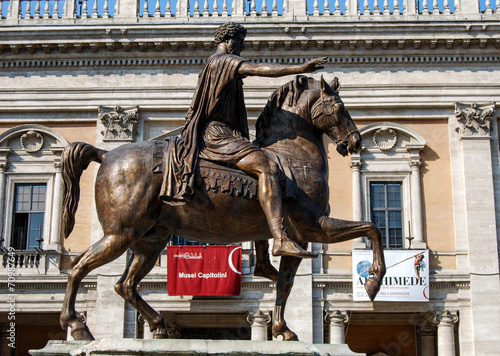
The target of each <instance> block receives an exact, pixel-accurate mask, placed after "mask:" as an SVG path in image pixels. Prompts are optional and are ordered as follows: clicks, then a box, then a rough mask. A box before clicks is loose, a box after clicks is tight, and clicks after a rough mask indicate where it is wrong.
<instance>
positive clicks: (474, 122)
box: [455, 103, 495, 136]
mask: <svg viewBox="0 0 500 356" xmlns="http://www.w3.org/2000/svg"><path fill="white" fill-rule="evenodd" d="M494 112H495V104H493V105H488V106H484V107H479V105H478V104H477V103H472V104H471V105H470V106H467V105H465V104H460V103H455V117H456V118H457V120H458V122H459V124H460V127H458V128H457V132H459V133H461V134H462V135H463V136H474V135H484V136H489V135H490V123H491V120H493V113H494Z"/></svg>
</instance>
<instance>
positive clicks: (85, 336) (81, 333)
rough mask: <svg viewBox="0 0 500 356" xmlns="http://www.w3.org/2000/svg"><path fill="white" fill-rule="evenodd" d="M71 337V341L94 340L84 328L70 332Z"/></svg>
mask: <svg viewBox="0 0 500 356" xmlns="http://www.w3.org/2000/svg"><path fill="white" fill-rule="evenodd" d="M71 336H73V339H75V340H88V341H92V340H95V339H94V336H93V335H92V333H91V332H90V330H89V329H88V328H87V327H86V326H85V327H83V328H80V329H76V330H71Z"/></svg>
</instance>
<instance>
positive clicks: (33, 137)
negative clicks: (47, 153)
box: [20, 130, 43, 153]
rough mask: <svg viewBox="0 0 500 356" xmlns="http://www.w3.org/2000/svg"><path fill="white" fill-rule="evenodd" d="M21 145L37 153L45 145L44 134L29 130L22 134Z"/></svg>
mask: <svg viewBox="0 0 500 356" xmlns="http://www.w3.org/2000/svg"><path fill="white" fill-rule="evenodd" d="M20 141H21V147H22V148H23V149H24V150H25V151H26V152H29V153H35V152H38V151H40V150H41V149H42V146H43V136H42V134H40V133H38V132H36V131H34V130H29V131H28V132H26V133H25V134H23V135H22V136H21V139H20Z"/></svg>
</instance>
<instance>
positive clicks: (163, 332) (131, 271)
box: [115, 235, 168, 339]
mask: <svg viewBox="0 0 500 356" xmlns="http://www.w3.org/2000/svg"><path fill="white" fill-rule="evenodd" d="M166 244H167V240H166V239H165V238H162V239H161V238H159V237H154V236H152V235H148V236H145V237H143V238H142V239H141V240H140V241H138V242H137V243H135V244H134V245H133V246H132V247H131V249H132V251H133V254H132V256H131V258H130V259H129V261H128V263H127V268H126V269H125V273H124V274H123V276H122V278H120V280H119V281H118V283H116V285H115V291H116V292H117V293H118V294H119V295H120V296H121V297H122V298H123V299H125V301H127V302H128V303H129V304H130V305H132V306H133V307H134V308H135V309H136V310H137V311H138V312H139V313H140V314H141V315H142V316H143V317H144V318H145V319H146V320H147V321H148V324H149V328H150V330H151V331H153V332H154V335H153V337H154V338H155V339H166V338H168V331H167V326H166V324H165V318H164V317H163V316H161V315H160V314H159V313H158V312H157V311H156V310H154V309H153V308H152V307H151V306H150V305H149V304H148V303H146V302H145V301H144V299H142V297H141V296H140V295H139V293H137V284H138V283H139V282H140V281H141V280H142V279H143V278H144V277H145V276H146V275H147V274H148V273H149V271H151V269H152V268H153V267H154V265H155V264H156V261H157V260H158V256H159V255H160V252H161V251H162V250H163V249H164V248H165V245H166Z"/></svg>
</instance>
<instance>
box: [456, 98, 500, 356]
mask: <svg viewBox="0 0 500 356" xmlns="http://www.w3.org/2000/svg"><path fill="white" fill-rule="evenodd" d="M494 110H495V105H494V104H493V105H486V106H479V105H478V104H475V103H474V104H472V105H465V104H459V103H457V104H456V106H455V118H450V126H451V127H453V125H454V126H455V135H456V136H455V138H454V140H455V142H456V143H452V145H456V147H453V146H452V154H455V155H456V156H455V157H452V159H455V160H456V171H454V172H453V174H454V175H457V176H459V179H458V178H457V179H455V182H456V183H457V184H461V185H462V187H460V186H458V187H457V189H454V194H455V195H457V201H460V202H461V205H460V206H456V208H455V209H456V210H455V211H456V212H457V217H458V218H457V219H459V220H460V219H462V220H463V223H461V225H457V246H459V244H460V245H464V247H465V248H466V249H467V250H468V261H467V262H468V264H469V266H468V271H469V273H470V295H471V315H472V321H471V322H472V325H473V328H472V330H473V335H471V336H470V337H471V340H473V342H472V343H471V345H472V347H473V349H474V354H476V355H496V354H497V353H498V350H497V349H495V347H494V346H493V345H492V343H491V340H494V339H495V338H496V336H497V335H498V334H500V319H499V318H497V317H493V318H492V317H491V316H492V315H499V314H500V305H498V303H497V301H498V300H500V282H499V279H498V272H499V260H498V237H497V234H498V226H497V217H496V215H495V210H496V209H495V194H497V195H498V193H497V192H496V190H498V187H497V186H495V183H494V181H495V180H498V177H499V176H500V172H499V171H498V163H495V160H497V159H498V158H497V156H494V155H493V152H494V151H495V150H496V151H497V152H498V147H495V146H496V145H495V144H492V140H493V136H494V137H495V138H496V137H497V132H496V130H492V129H491V122H492V121H493V119H494ZM452 142H453V141H452ZM461 192H463V193H461ZM462 194H463V196H462Z"/></svg>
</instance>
